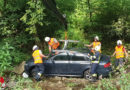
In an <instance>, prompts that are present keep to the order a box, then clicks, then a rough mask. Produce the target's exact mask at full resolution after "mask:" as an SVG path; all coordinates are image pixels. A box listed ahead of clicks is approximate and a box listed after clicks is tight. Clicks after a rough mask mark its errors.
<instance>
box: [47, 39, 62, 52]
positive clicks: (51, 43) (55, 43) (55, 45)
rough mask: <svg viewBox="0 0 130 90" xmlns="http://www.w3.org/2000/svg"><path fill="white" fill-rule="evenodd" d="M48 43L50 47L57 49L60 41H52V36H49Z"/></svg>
mask: <svg viewBox="0 0 130 90" xmlns="http://www.w3.org/2000/svg"><path fill="white" fill-rule="evenodd" d="M48 44H49V45H50V46H51V47H52V49H54V50H55V49H57V48H58V46H59V45H60V43H59V42H58V41H57V42H55V41H54V38H51V40H50V41H49V42H48Z"/></svg>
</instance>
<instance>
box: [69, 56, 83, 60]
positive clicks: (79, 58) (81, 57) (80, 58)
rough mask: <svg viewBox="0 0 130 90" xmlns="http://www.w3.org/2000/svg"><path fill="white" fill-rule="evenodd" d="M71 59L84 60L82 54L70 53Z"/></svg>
mask: <svg viewBox="0 0 130 90" xmlns="http://www.w3.org/2000/svg"><path fill="white" fill-rule="evenodd" d="M71 60H72V61H85V57H84V55H71Z"/></svg>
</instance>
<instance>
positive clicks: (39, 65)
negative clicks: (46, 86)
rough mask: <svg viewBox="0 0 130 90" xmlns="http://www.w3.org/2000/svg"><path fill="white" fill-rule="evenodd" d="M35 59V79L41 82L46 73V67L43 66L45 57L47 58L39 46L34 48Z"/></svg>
mask: <svg viewBox="0 0 130 90" xmlns="http://www.w3.org/2000/svg"><path fill="white" fill-rule="evenodd" d="M32 49H33V54H32V56H33V59H34V64H35V71H37V74H36V75H35V77H34V78H35V79H36V80H37V81H39V80H40V77H41V75H42V74H43V73H44V65H43V57H44V58H47V56H45V55H44V54H42V51H41V50H39V47H38V46H37V45H34V46H33V48H32Z"/></svg>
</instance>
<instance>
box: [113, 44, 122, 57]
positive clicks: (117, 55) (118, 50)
mask: <svg viewBox="0 0 130 90" xmlns="http://www.w3.org/2000/svg"><path fill="white" fill-rule="evenodd" d="M123 48H124V46H123V45H121V46H116V47H115V50H116V59H119V58H124V51H123Z"/></svg>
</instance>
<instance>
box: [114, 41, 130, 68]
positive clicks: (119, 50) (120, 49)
mask: <svg viewBox="0 0 130 90" xmlns="http://www.w3.org/2000/svg"><path fill="white" fill-rule="evenodd" d="M115 55H116V61H115V65H116V69H118V70H119V68H120V67H122V66H123V64H124V58H125V57H126V58H127V57H128V53H127V52H126V49H125V47H124V46H123V45H122V41H121V40H118V41H117V46H116V47H115V51H114V53H113V55H112V56H115Z"/></svg>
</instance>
